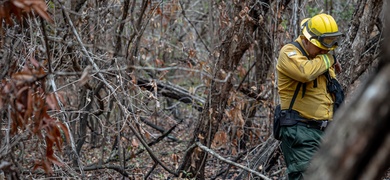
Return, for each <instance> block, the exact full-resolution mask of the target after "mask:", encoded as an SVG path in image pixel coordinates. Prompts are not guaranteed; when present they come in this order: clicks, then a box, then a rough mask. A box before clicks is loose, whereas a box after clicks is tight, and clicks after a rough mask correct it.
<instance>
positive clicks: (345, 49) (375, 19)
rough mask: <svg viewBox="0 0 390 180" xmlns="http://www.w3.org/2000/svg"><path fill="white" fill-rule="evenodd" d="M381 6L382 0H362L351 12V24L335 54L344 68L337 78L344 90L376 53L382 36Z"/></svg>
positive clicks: (362, 71)
mask: <svg viewBox="0 0 390 180" xmlns="http://www.w3.org/2000/svg"><path fill="white" fill-rule="evenodd" d="M382 6H383V0H373V1H371V0H363V1H360V3H359V4H358V8H357V9H356V10H355V12H354V14H353V19H352V23H351V26H350V28H349V31H348V32H347V34H346V38H345V40H344V43H343V44H342V45H341V47H340V48H339V52H340V54H339V55H338V56H337V59H339V61H340V63H341V64H342V67H343V68H344V70H343V72H342V74H340V76H339V77H338V78H339V80H340V82H342V84H343V87H344V89H345V90H346V92H348V91H349V88H350V87H351V86H350V85H351V84H353V83H354V82H355V81H356V80H357V79H358V78H359V77H360V76H361V75H362V74H363V73H364V72H365V71H366V70H367V68H368V67H369V66H370V65H371V64H372V63H373V61H374V60H375V55H377V54H378V52H377V50H378V49H379V48H378V47H379V43H378V42H379V40H380V39H381V36H382V33H381V32H380V31H381V29H382V25H381V23H380V22H381V20H380V18H379V15H380V12H381V11H382ZM375 26H376V27H377V28H374V27H375Z"/></svg>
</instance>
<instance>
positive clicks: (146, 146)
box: [126, 121, 178, 176]
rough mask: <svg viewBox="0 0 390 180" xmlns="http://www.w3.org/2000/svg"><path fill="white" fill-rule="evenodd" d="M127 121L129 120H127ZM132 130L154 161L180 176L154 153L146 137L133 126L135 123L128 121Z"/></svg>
mask: <svg viewBox="0 0 390 180" xmlns="http://www.w3.org/2000/svg"><path fill="white" fill-rule="evenodd" d="M126 122H127V121H126ZM128 124H129V127H130V129H131V131H133V133H134V135H135V136H136V137H137V139H138V140H139V141H140V142H141V144H142V145H143V146H144V148H145V149H146V151H147V152H148V153H149V155H150V157H151V158H152V159H153V160H154V162H156V163H158V164H160V165H161V167H162V168H164V169H165V170H166V171H168V172H169V173H171V174H173V175H175V176H178V174H177V173H176V172H174V171H172V170H170V169H169V168H168V167H166V166H165V165H164V164H163V163H162V162H161V161H160V160H159V159H158V158H157V156H156V155H155V154H154V153H153V151H152V149H150V147H149V146H148V144H147V143H146V142H145V141H144V139H143V138H142V137H141V135H140V134H139V133H138V131H137V130H136V128H135V127H134V126H133V124H131V123H128Z"/></svg>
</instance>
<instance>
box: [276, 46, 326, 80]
mask: <svg viewBox="0 0 390 180" xmlns="http://www.w3.org/2000/svg"><path fill="white" fill-rule="evenodd" d="M333 64H334V58H333V56H332V55H330V54H320V55H317V56H316V57H315V58H314V59H311V60H309V59H307V57H306V56H304V55H303V54H302V53H301V52H300V51H299V50H298V49H297V48H296V47H295V46H294V45H292V44H287V45H285V46H284V47H283V48H282V49H281V50H280V53H279V59H278V63H277V65H276V68H277V70H278V71H280V72H281V73H283V74H285V75H286V76H289V77H291V78H293V79H294V80H296V81H300V82H309V81H313V80H314V79H316V78H317V77H318V76H319V75H321V74H323V73H324V72H325V71H326V70H328V69H329V68H330V67H331V66H332V65H333Z"/></svg>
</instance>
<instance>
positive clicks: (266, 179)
mask: <svg viewBox="0 0 390 180" xmlns="http://www.w3.org/2000/svg"><path fill="white" fill-rule="evenodd" d="M195 144H196V145H197V146H198V147H199V148H201V149H203V150H204V151H206V152H208V153H210V154H211V155H213V156H215V157H217V158H218V159H220V160H221V161H224V162H226V163H228V164H231V165H233V166H237V167H239V168H241V169H244V170H246V171H249V172H251V173H253V174H256V175H257V176H260V177H261V178H263V179H265V180H271V179H270V178H268V177H267V176H265V175H263V174H260V173H259V172H257V171H255V170H252V169H250V168H248V167H246V166H243V165H241V164H237V163H235V162H233V161H231V160H229V159H226V158H224V157H222V156H221V155H219V154H218V153H216V152H215V151H213V150H212V149H209V148H207V147H206V146H204V145H203V144H201V143H200V142H195Z"/></svg>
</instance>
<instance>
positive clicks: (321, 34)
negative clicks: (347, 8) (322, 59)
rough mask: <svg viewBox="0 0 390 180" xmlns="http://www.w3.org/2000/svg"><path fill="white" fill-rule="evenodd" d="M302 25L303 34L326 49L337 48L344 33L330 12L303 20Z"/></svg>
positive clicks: (316, 44)
mask: <svg viewBox="0 0 390 180" xmlns="http://www.w3.org/2000/svg"><path fill="white" fill-rule="evenodd" d="M303 21H305V20H303ZM303 21H302V22H303ZM302 22H301V23H302ZM301 27H303V29H302V34H303V35H304V36H305V37H306V38H307V39H308V40H309V41H310V42H311V43H312V44H314V45H315V46H317V47H319V48H321V49H324V50H333V49H335V48H336V47H337V46H338V45H339V44H340V40H341V36H342V35H343V34H342V33H340V32H339V28H338V27H337V23H336V21H335V20H334V19H333V17H332V16H330V15H328V14H318V15H316V16H314V17H312V18H311V19H309V20H306V21H305V22H303V24H301Z"/></svg>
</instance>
